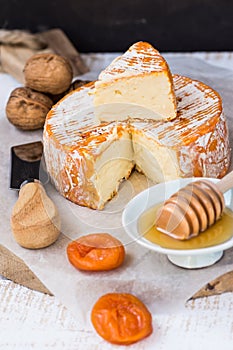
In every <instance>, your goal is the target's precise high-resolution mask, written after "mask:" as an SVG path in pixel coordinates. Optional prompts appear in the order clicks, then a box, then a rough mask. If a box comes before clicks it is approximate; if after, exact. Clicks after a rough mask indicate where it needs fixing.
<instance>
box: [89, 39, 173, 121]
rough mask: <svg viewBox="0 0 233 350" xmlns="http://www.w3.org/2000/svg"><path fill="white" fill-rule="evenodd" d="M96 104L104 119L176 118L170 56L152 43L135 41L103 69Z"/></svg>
mask: <svg viewBox="0 0 233 350" xmlns="http://www.w3.org/2000/svg"><path fill="white" fill-rule="evenodd" d="M94 106H95V115H96V117H97V118H98V119H99V120H100V121H116V120H125V119H127V118H141V119H152V120H171V119H174V118H175V117H176V98H175V93H174V86H173V81H172V76H171V73H170V70H169V67H168V64H167V62H166V60H165V59H164V58H163V57H162V56H161V55H160V53H159V52H158V51H157V50H156V49H155V48H154V47H153V46H151V45H150V44H149V43H147V42H138V43H135V44H134V45H132V46H131V47H130V48H129V50H128V51H126V53H124V54H123V55H122V56H119V57H117V58H116V59H115V60H114V61H113V62H112V63H111V64H110V65H109V66H108V67H107V68H106V69H105V70H103V71H102V72H101V73H100V75H99V78H98V80H97V81H96V82H95V90H94Z"/></svg>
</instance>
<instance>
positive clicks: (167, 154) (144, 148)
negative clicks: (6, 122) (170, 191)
mask: <svg viewBox="0 0 233 350" xmlns="http://www.w3.org/2000/svg"><path fill="white" fill-rule="evenodd" d="M132 141H133V149H134V162H135V164H136V169H137V170H138V171H140V172H142V173H143V174H144V175H146V176H147V177H148V178H149V179H150V180H152V181H154V182H156V183H160V182H165V181H169V180H174V179H176V178H178V177H179V176H181V174H180V171H179V164H178V159H177V154H176V152H175V151H173V150H171V149H169V148H165V147H161V146H159V144H156V142H154V140H151V139H150V138H147V137H145V136H144V135H139V134H138V133H133V137H132Z"/></svg>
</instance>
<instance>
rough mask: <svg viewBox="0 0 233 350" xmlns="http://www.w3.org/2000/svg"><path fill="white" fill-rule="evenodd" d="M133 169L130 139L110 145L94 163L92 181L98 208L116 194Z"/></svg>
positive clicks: (125, 137) (123, 139) (128, 137)
mask: <svg viewBox="0 0 233 350" xmlns="http://www.w3.org/2000/svg"><path fill="white" fill-rule="evenodd" d="M133 167H134V161H133V147H132V141H131V137H130V135H129V134H128V133H125V135H124V137H122V138H121V139H118V140H116V141H114V142H112V143H111V144H110V146H109V147H108V148H107V149H106V150H105V151H104V152H102V154H101V155H100V156H99V157H98V159H97V160H96V163H95V173H94V175H93V181H94V182H95V187H96V190H97V192H98V194H99V197H100V207H101V206H102V205H104V203H106V201H107V200H109V199H111V198H112V197H113V196H114V194H116V193H117V190H118V188H119V185H120V183H121V181H122V180H123V179H127V178H128V177H129V176H130V174H131V171H132V169H133Z"/></svg>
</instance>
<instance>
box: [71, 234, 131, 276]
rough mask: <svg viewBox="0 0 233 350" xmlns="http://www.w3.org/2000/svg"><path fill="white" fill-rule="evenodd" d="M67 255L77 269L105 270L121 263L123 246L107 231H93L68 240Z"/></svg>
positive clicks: (123, 254) (123, 251)
mask: <svg viewBox="0 0 233 350" xmlns="http://www.w3.org/2000/svg"><path fill="white" fill-rule="evenodd" d="M67 256H68V259H69V261H70V263H71V264H72V265H73V266H74V267H76V268H77V269H80V270H86V271H106V270H112V269H115V268H117V267H118V266H120V265H121V264H122V263H123V261H124V258H125V248H124V246H123V244H122V243H121V242H120V241H119V240H118V239H117V238H115V237H113V236H111V235H110V234H108V233H93V234H89V235H86V236H82V237H79V238H78V239H76V240H75V241H72V242H70V243H69V244H68V246H67Z"/></svg>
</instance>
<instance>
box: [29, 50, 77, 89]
mask: <svg viewBox="0 0 233 350" xmlns="http://www.w3.org/2000/svg"><path fill="white" fill-rule="evenodd" d="M24 78H25V85H26V86H28V87H30V88H31V89H33V90H36V91H41V92H45V93H49V94H52V95H57V94H60V93H62V92H64V91H66V90H67V89H68V88H69V86H70V84H71V81H72V78H73V71H72V67H71V65H70V63H69V61H68V60H67V59H66V58H64V57H62V56H59V55H55V54H51V53H43V54H36V55H33V56H32V57H30V58H29V60H28V61H27V62H26V64H25V67H24Z"/></svg>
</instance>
